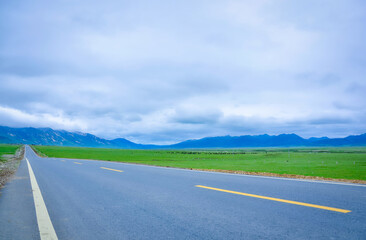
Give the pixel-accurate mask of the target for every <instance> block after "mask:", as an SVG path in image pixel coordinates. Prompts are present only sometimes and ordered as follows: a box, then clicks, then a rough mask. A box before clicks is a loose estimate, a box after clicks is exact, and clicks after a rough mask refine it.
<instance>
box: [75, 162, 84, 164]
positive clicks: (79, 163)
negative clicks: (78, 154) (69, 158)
mask: <svg viewBox="0 0 366 240" xmlns="http://www.w3.org/2000/svg"><path fill="white" fill-rule="evenodd" d="M74 163H75V164H82V163H79V162H74Z"/></svg>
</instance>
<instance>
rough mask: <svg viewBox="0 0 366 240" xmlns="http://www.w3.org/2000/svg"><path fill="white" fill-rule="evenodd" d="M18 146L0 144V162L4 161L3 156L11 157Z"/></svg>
mask: <svg viewBox="0 0 366 240" xmlns="http://www.w3.org/2000/svg"><path fill="white" fill-rule="evenodd" d="M19 147H20V145H10V144H0V161H6V158H4V157H3V155H4V154H5V155H13V154H15V152H16V150H17V149H18V148H19Z"/></svg>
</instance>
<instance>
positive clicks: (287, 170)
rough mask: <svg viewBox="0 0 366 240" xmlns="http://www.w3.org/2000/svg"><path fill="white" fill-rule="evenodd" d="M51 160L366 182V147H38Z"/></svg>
mask: <svg viewBox="0 0 366 240" xmlns="http://www.w3.org/2000/svg"><path fill="white" fill-rule="evenodd" d="M35 148H36V150H37V151H38V152H41V153H43V154H45V155H47V156H49V157H62V158H76V159H99V160H107V161H118V162H128V163H140V164H149V165H156V166H167V167H178V168H193V169H221V170H233V171H247V172H267V173H277V174H296V175H304V176H318V177H325V178H338V179H356V180H366V147H359V148H357V147H353V148H289V149H283V148H277V149H275V148H271V149H231V150H123V149H102V148H75V147H49V146H36V147H35Z"/></svg>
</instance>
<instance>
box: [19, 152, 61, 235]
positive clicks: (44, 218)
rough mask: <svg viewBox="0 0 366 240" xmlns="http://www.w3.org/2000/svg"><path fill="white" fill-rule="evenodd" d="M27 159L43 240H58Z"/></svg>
mask: <svg viewBox="0 0 366 240" xmlns="http://www.w3.org/2000/svg"><path fill="white" fill-rule="evenodd" d="M25 159H26V160H27V164H28V170H29V176H30V181H31V185H32V191H33V199H34V206H35V208H36V215H37V223H38V229H39V234H40V237H41V240H57V239H58V238H57V235H56V232H55V229H54V228H53V225H52V222H51V219H50V216H49V215H48V211H47V208H46V205H45V203H44V200H43V197H42V193H41V189H39V186H38V183H37V180H36V177H35V176H34V173H33V170H32V167H31V165H30V163H29V161H28V159H27V158H25Z"/></svg>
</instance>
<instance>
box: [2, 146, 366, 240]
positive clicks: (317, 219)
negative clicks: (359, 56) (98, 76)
mask: <svg viewBox="0 0 366 240" xmlns="http://www.w3.org/2000/svg"><path fill="white" fill-rule="evenodd" d="M26 158H27V159H28V161H29V163H30V165H31V167H32V169H33V172H34V175H35V177H36V179H37V182H38V185H39V188H40V190H41V192H42V195H43V199H44V202H45V204H46V207H47V210H48V213H49V217H50V219H51V221H52V224H53V227H54V230H55V232H56V234H57V236H58V239H68V240H69V239H105V240H106V239H366V187H365V186H366V185H352V184H331V183H324V182H311V181H298V180H289V179H280V178H268V177H255V176H246V175H234V174H221V173H210V172H199V171H190V170H182V169H173V168H161V167H150V166H143V165H133V164H123V163H113V162H106V161H94V160H72V159H57V158H40V157H38V156H37V155H36V154H35V153H34V152H33V151H32V150H31V149H30V148H29V147H26ZM121 171H123V172H121ZM197 185H200V186H204V187H210V189H209V188H203V187H197ZM212 188H213V189H212ZM226 190H228V191H232V192H225V191H226ZM248 194H253V195H248ZM265 197H269V198H270V199H268V198H265ZM281 200H290V201H296V202H286V201H285V202H284V201H281ZM294 203H295V204H294ZM298 203H307V204H315V205H317V206H323V207H331V208H337V209H339V210H347V211H350V212H347V211H346V212H339V211H336V210H334V209H330V210H329V209H322V208H318V207H317V206H315V207H314V206H304V205H301V204H300V205H299V204H298ZM38 225H39V224H37V219H36V213H35V207H34V202H33V196H32V188H31V183H30V179H29V172H28V166H27V162H26V160H23V161H22V162H21V165H20V167H19V170H18V172H17V173H16V176H15V177H14V178H13V180H12V181H11V182H9V183H8V184H7V185H6V186H5V188H3V189H2V190H1V195H0V239H39V238H40V237H39V231H38Z"/></svg>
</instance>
